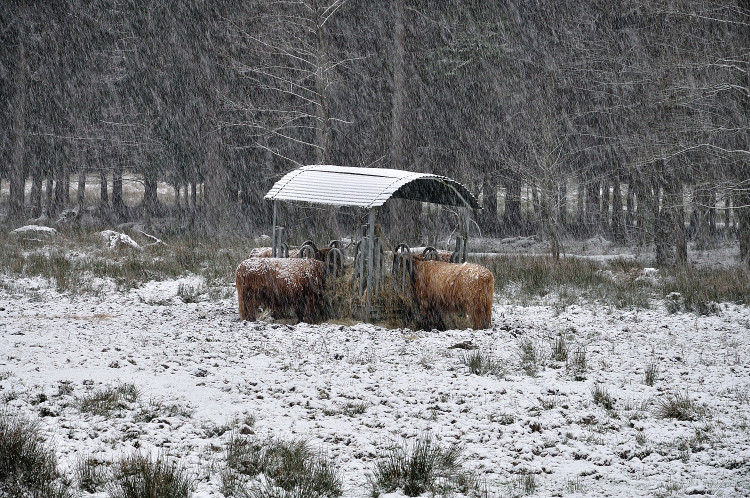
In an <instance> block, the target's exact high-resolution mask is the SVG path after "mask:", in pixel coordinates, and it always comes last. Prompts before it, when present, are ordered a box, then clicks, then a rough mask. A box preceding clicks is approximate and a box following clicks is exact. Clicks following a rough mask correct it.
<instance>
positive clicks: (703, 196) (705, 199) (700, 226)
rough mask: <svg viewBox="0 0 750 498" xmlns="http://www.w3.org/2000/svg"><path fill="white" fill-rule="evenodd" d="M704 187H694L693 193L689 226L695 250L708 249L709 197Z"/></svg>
mask: <svg viewBox="0 0 750 498" xmlns="http://www.w3.org/2000/svg"><path fill="white" fill-rule="evenodd" d="M707 194H708V192H707V190H706V189H705V187H696V189H695V190H694V192H693V212H692V214H691V216H690V225H691V227H690V228H691V229H692V231H693V234H694V239H695V243H696V248H697V249H699V250H704V249H707V248H708V247H709V238H710V232H709V230H710V227H709V221H708V217H709V215H708V203H709V202H710V201H709V196H708V195H707Z"/></svg>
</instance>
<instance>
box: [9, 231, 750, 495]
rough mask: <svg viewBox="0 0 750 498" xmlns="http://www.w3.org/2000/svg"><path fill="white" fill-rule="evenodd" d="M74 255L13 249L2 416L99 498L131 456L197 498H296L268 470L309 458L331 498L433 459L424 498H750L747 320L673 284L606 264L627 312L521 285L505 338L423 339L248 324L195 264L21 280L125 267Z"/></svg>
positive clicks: (219, 281)
mask: <svg viewBox="0 0 750 498" xmlns="http://www.w3.org/2000/svg"><path fill="white" fill-rule="evenodd" d="M57 245H58V246H59V247H60V249H55V250H50V249H49V248H48V247H46V246H40V247H33V248H31V249H30V248H28V247H26V246H23V247H21V246H19V247H18V248H16V249H15V251H16V252H13V251H14V250H11V249H7V248H6V249H5V251H6V253H5V255H4V258H3V259H5V261H6V263H5V268H4V275H3V276H2V282H1V284H2V285H1V286H0V287H2V288H1V290H0V351H1V352H2V354H1V355H0V404H2V406H3V407H4V408H2V409H0V417H1V418H2V419H3V420H4V421H5V422H7V421H9V420H16V419H17V417H18V416H21V417H23V418H24V419H26V420H28V421H31V422H36V423H37V424H38V431H39V433H40V434H41V435H42V436H43V438H44V440H45V441H46V444H47V445H48V448H49V449H50V451H53V452H54V453H55V454H56V456H57V459H58V467H59V470H60V472H61V473H62V475H63V476H64V478H65V479H68V480H69V481H70V485H71V488H73V489H74V490H75V492H76V493H79V494H80V495H82V496H100V497H104V496H110V493H111V492H112V489H113V488H112V482H113V477H112V476H113V475H114V472H115V470H116V468H117V462H120V461H121V460H122V459H123V458H124V457H131V456H133V455H144V456H149V457H152V458H160V459H161V460H163V461H166V462H177V464H178V465H179V468H180V469H182V471H183V475H185V476H188V478H189V479H190V480H191V482H192V486H193V489H194V492H193V496H197V497H209V496H213V497H220V496H224V495H231V494H233V495H234V496H279V495H278V494H274V492H273V489H274V488H273V487H274V485H280V483H281V482H282V481H280V480H279V479H281V478H280V477H279V475H281V474H279V472H276V473H274V472H275V471H270V470H268V469H269V467H263V466H262V465H260V464H258V459H257V458H256V460H253V458H254V457H253V451H255V455H256V457H257V454H261V453H262V454H265V455H268V454H271V453H272V452H273V451H277V450H273V448H277V449H278V447H280V445H281V446H283V443H286V446H284V447H285V448H287V449H289V448H292V449H293V448H294V447H295V446H294V443H300V445H298V448H299V447H301V442H304V443H306V444H307V447H308V448H309V450H310V451H309V452H308V453H304V452H301V453H300V454H305V455H306V456H305V458H306V459H308V460H309V461H310V462H313V463H314V462H317V467H315V465H312V464H311V466H312V467H315V468H313V469H312V470H311V469H307V470H308V471H310V472H312V474H309V475H315V476H317V477H316V479H319V480H320V481H321V482H323V481H325V479H324V478H323V477H320V472H323V473H324V474H325V473H326V472H327V474H326V475H328V476H329V477H330V479H329V481H326V482H328V483H329V484H330V485H331V487H330V488H329V490H328V491H324V492H322V496H334V495H337V494H338V493H339V492H340V493H341V494H343V496H370V495H371V494H372V493H373V490H375V492H380V493H382V494H381V496H384V495H388V496H402V495H403V494H405V493H408V492H409V490H408V489H407V490H405V489H404V484H403V483H404V482H406V481H402V482H401V484H398V482H397V481H392V482H395V483H396V484H395V485H389V484H388V482H387V479H385V477H386V474H387V473H388V472H387V470H388V469H387V468H386V464H387V463H388V462H391V463H392V462H394V461H395V460H397V459H398V458H397V457H398V452H399V451H403V452H404V453H405V454H407V455H408V454H410V453H409V452H410V451H413V450H414V448H415V446H419V445H420V444H421V447H422V448H423V449H424V447H427V448H428V449H429V450H431V452H430V451H428V452H426V454H427V455H428V457H429V456H430V455H432V456H433V457H435V458H433V463H434V464H435V468H434V469H433V470H434V471H433V473H432V474H430V473H429V471H428V470H424V472H423V473H424V474H429V475H428V476H427V477H429V478H434V479H432V480H431V481H430V480H429V479H428V480H427V484H426V485H425V487H424V491H425V493H427V494H429V493H431V492H435V493H436V494H438V495H449V494H451V493H454V494H457V495H459V496H461V495H475V496H525V495H529V496H682V495H685V494H710V495H718V496H746V495H750V360H748V358H750V308H749V307H748V306H747V305H744V304H734V303H732V302H720V301H719V302H714V301H710V302H707V301H706V302H703V301H701V302H699V303H698V304H696V302H694V301H691V302H692V303H693V304H690V303H688V299H687V298H686V297H685V295H684V293H683V295H677V294H671V295H670V296H669V297H665V296H663V295H660V294H663V293H664V292H666V290H665V289H667V288H668V286H665V285H664V284H663V280H667V279H669V278H673V279H674V277H669V276H666V275H662V272H659V271H654V272H648V271H647V272H643V271H642V270H637V269H636V270H633V268H636V266H637V265H634V266H633V268H624V269H623V268H620V269H618V268H617V267H615V266H607V265H606V264H602V269H601V270H600V271H598V272H597V273H596V274H597V275H598V277H597V278H601V279H602V280H596V281H595V282H594V283H593V284H592V285H594V286H599V287H601V286H602V285H604V284H602V283H601V282H604V281H606V280H607V279H611V280H612V281H613V282H620V280H623V279H629V280H632V282H629V283H628V284H622V285H630V287H627V286H626V287H620V288H621V291H622V292H623V293H625V294H628V293H642V296H641V298H637V299H636V298H634V297H633V296H630V298H631V300H630V301H628V299H626V297H628V296H624V297H623V296H620V297H617V298H613V299H609V300H608V299H607V298H606V293H605V292H603V291H598V292H597V293H594V294H590V293H588V292H584V291H582V290H581V289H580V288H578V287H566V286H564V285H558V286H556V287H555V286H551V284H550V286H548V288H547V289H544V290H542V291H539V292H527V291H524V289H525V288H526V287H527V286H528V283H524V282H523V281H521V280H520V277H518V280H517V281H512V282H511V281H508V282H502V283H499V285H498V288H497V293H496V296H495V304H494V307H493V319H492V328H490V329H487V330H448V331H445V332H439V331H424V330H418V331H414V330H409V329H387V328H382V327H378V326H375V325H370V324H356V323H346V324H337V323H322V324H305V323H300V324H289V323H286V322H285V321H283V320H282V321H277V322H274V321H272V320H264V321H259V322H240V321H239V319H238V314H237V306H236V303H235V300H234V295H233V288H232V284H231V281H230V279H229V277H228V276H227V275H226V271H225V272H224V273H223V274H222V272H221V271H218V270H216V271H215V272H213V270H212V269H211V268H208V269H207V268H205V267H204V268H203V269H202V270H201V269H200V268H201V264H202V263H201V262H200V261H198V262H196V263H195V268H197V269H194V271H189V272H187V273H184V274H183V275H181V276H177V275H174V276H169V275H166V274H165V273H164V272H163V271H161V270H159V271H157V270H158V269H157V270H155V269H153V268H152V269H151V270H148V269H144V270H143V271H141V270H139V272H140V273H139V274H138V275H137V276H133V277H132V278H133V280H132V281H130V280H127V278H130V277H128V275H129V274H127V271H128V270H127V268H126V267H127V265H128V264H129V265H130V267H133V266H135V265H136V262H135V261H136V260H137V259H138V258H139V257H140V256H134V255H129V254H124V253H122V252H119V253H117V255H116V256H111V258H112V260H113V263H112V264H115V263H117V264H119V265H121V266H120V267H119V268H120V271H121V272H123V275H125V276H122V275H121V276H120V277H117V276H112V275H110V276H108V275H107V274H106V271H104V270H102V271H101V272H99V273H96V271H94V270H92V272H93V273H92V272H82V273H81V275H80V276H78V277H77V280H76V281H75V282H73V283H71V282H70V275H65V274H63V273H57V274H55V273H50V272H52V271H53V270H52V269H49V268H48V269H47V270H46V271H47V273H45V271H41V270H40V271H39V274H40V276H23V275H22V274H23V273H24V272H26V273H28V272H27V271H26V270H23V269H19V268H16V270H13V268H10V267H11V266H12V264H13V263H12V261H15V260H16V259H14V258H16V257H17V255H18V254H21V255H24V257H25V258H27V263H25V264H27V265H28V264H31V263H30V262H28V261H30V260H33V258H34V257H41V256H39V255H40V254H47V256H48V257H52V256H55V255H56V257H57V258H58V260H55V261H57V264H63V265H64V264H68V265H69V266H72V267H73V268H75V267H76V264H77V263H76V261H79V262H80V261H85V262H86V264H87V265H89V266H90V267H91V268H93V267H94V263H93V262H94V261H98V259H96V258H100V259H101V258H104V259H106V258H107V257H108V256H107V252H106V251H107V250H106V249H95V250H91V252H90V253H86V252H81V250H80V249H74V248H73V247H71V246H69V245H66V244H65V243H58V244H57ZM56 251H60V252H56ZM76 251H78V252H76ZM120 251H128V250H127V249H124V250H123V249H120ZM159 251H162V252H159V253H158V254H155V255H151V256H149V258H152V257H153V258H155V259H159V258H160V257H161V258H164V259H166V258H167V256H166V254H167V253H170V251H171V252H174V250H173V249H169V250H167V249H159ZM178 252H179V251H178ZM237 252H238V253H239V252H241V251H239V250H238V251H237ZM35 254H36V255H37V256H34V255H35ZM186 254H187V252H186ZM215 254H216V257H217V258H220V257H222V255H221V254H218V253H215ZM29 258H31V259H29ZM76 258H78V259H76ZM81 258H83V259H81ZM86 258H90V259H86ZM227 260H228V263H227V267H230V266H229V265H230V263H231V264H235V263H234V262H232V261H231V260H232V258H231V257H230V256H227ZM47 261H48V262H49V259H48V260H47ZM64 261H67V262H68V263H63V262H64ZM190 264H193V263H190ZM19 265H20V267H21V268H25V267H24V264H23V263H19ZM185 265H187V266H189V265H188V263H185ZM620 265H625V264H624V263H622V261H621V262H620ZM149 271H150V272H152V273H149ZM160 271H161V273H160ZM212 272H213V273H212ZM497 273H498V271H496V279H498V278H510V277H503V275H502V274H501V275H498V274H497ZM165 275H166V276H165ZM65 278H68V281H67V283H64V279H65ZM514 278H516V277H514ZM61 279H62V280H61ZM61 282H63V283H64V285H61ZM597 282H599V283H597ZM633 282H635V283H633ZM617 285H620V284H617ZM644 290H645V291H644ZM602 296H604V297H602ZM629 302H635V303H636V304H638V305H637V306H632V305H628V303H629ZM700 303H702V304H700ZM6 425H7V424H6ZM274 445H276V446H274ZM253 448H254V450H253ZM459 451H460V454H459V453H458V452H459ZM263 452H265V453H263ZM427 460H429V458H427ZM238 462H239V463H238ZM251 463H252V465H251ZM443 463H446V465H443V466H442V467H441V465H442V464H443ZM449 464H450V465H449ZM253 465H255V470H256V471H255V472H253V471H251V469H250V467H253ZM258 469H261V471H260V472H258ZM263 469H265V472H264V471H263ZM315 469H317V471H318V474H315V471H316V470H315ZM321 469H322V470H321ZM277 470H278V469H277ZM378 485H380V487H378ZM300 486H301V485H300ZM394 486H396V487H397V489H395V490H394V489H391V488H393V487H394ZM278 489H280V488H276V490H277V491H278ZM326 493H328V494H326ZM389 493H390V494H389ZM411 494H413V493H411ZM286 496H313V495H305V494H297V495H294V494H288V495H286Z"/></svg>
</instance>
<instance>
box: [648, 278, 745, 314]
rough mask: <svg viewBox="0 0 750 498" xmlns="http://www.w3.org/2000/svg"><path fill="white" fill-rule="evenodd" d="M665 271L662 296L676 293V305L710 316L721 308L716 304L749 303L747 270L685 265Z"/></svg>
mask: <svg viewBox="0 0 750 498" xmlns="http://www.w3.org/2000/svg"><path fill="white" fill-rule="evenodd" d="M664 272H665V278H664V281H663V284H662V289H661V292H662V295H664V296H669V295H670V294H673V293H676V294H678V295H679V298H680V300H679V308H681V309H684V310H685V311H691V312H694V313H698V314H701V315H713V314H717V313H719V311H720V310H719V306H718V305H717V304H716V303H720V302H733V303H737V304H748V302H750V271H748V270H747V269H740V270H738V269H736V268H735V269H732V270H728V269H705V268H693V267H685V268H673V269H665V270H664ZM673 295H674V294H673ZM678 310H679V309H678Z"/></svg>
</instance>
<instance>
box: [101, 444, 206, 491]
mask: <svg viewBox="0 0 750 498" xmlns="http://www.w3.org/2000/svg"><path fill="white" fill-rule="evenodd" d="M112 478H113V481H112V484H111V485H110V486H109V496H110V497H111V498H144V497H150V496H155V497H156V496H158V497H159V498H187V497H189V496H190V494H191V491H192V487H193V479H192V478H191V477H190V476H189V475H188V473H187V472H186V471H185V470H183V469H182V468H181V467H180V466H179V465H178V464H177V463H175V462H169V461H167V459H166V458H165V457H163V456H158V457H156V458H155V459H152V458H150V457H147V456H144V455H141V454H134V455H131V456H128V457H124V458H122V459H120V460H119V461H117V462H115V463H114V465H113V468H112Z"/></svg>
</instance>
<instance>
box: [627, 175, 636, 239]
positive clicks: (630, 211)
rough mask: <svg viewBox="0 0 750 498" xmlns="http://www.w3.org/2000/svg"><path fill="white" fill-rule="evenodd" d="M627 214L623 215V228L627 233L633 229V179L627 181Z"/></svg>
mask: <svg viewBox="0 0 750 498" xmlns="http://www.w3.org/2000/svg"><path fill="white" fill-rule="evenodd" d="M625 202H626V205H627V213H625V227H626V230H627V232H630V231H632V230H633V229H634V228H635V192H634V190H633V178H632V177H631V178H630V179H629V180H628V197H627V199H626V201H625Z"/></svg>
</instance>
